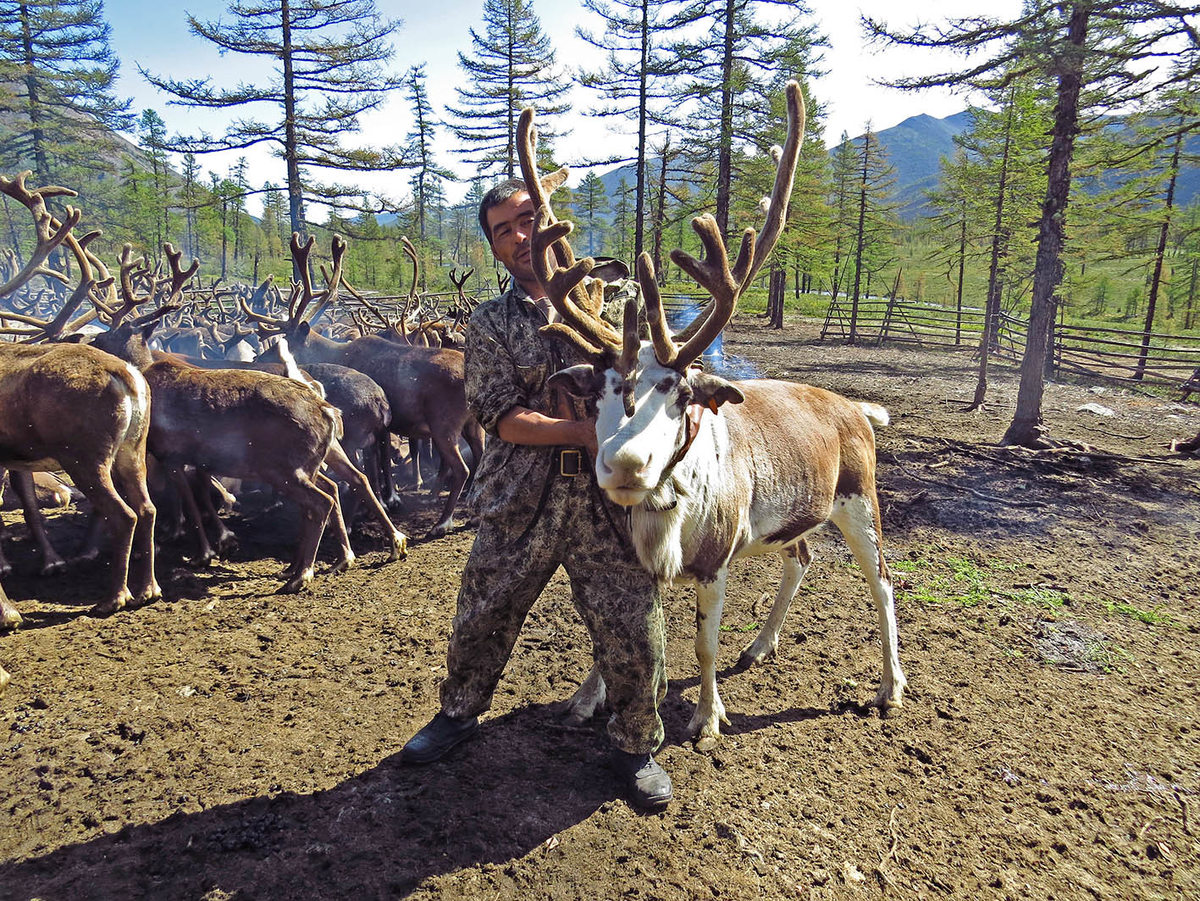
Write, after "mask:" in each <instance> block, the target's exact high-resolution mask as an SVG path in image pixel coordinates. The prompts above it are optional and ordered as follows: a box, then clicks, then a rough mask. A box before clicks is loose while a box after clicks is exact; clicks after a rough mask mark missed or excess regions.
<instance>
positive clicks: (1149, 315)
mask: <svg viewBox="0 0 1200 901" xmlns="http://www.w3.org/2000/svg"><path fill="white" fill-rule="evenodd" d="M1183 124H1184V123H1183V120H1182V119H1181V120H1180V122H1179V128H1180V132H1179V134H1177V135H1175V149H1174V150H1172V151H1171V170H1170V171H1171V177H1170V179H1169V180H1168V181H1167V197H1166V205H1165V206H1166V208H1165V210H1164V212H1163V223H1162V227H1161V228H1160V229H1159V231H1158V246H1157V247H1156V248H1155V249H1154V274H1153V275H1152V276H1151V278H1150V300H1149V302H1148V303H1147V305H1146V325H1145V327H1144V328H1143V329H1142V349H1141V350H1140V351H1139V352H1138V361H1137V367H1136V368H1135V369H1134V370H1133V377H1134V378H1135V379H1138V380H1139V381H1140V380H1141V378H1142V376H1143V375H1145V374H1146V358H1147V357H1149V356H1150V334H1151V332H1153V331H1154V312H1155V308H1156V307H1157V306H1158V286H1159V285H1160V284H1162V271H1163V258H1164V257H1165V256H1166V255H1167V235H1168V234H1169V233H1170V231H1171V210H1172V208H1174V206H1175V179H1176V177H1177V176H1178V174H1179V152H1180V148H1181V147H1182V145H1183Z"/></svg>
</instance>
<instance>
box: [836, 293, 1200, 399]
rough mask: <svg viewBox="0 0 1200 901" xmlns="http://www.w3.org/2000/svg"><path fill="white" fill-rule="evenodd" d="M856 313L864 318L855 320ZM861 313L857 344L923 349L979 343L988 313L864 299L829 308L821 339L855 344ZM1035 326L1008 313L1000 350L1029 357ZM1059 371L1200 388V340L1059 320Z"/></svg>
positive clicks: (1056, 349)
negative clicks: (1031, 331)
mask: <svg viewBox="0 0 1200 901" xmlns="http://www.w3.org/2000/svg"><path fill="white" fill-rule="evenodd" d="M855 313H856V315H855ZM852 315H853V316H854V337H855V340H857V341H860V342H862V343H864V344H875V345H881V344H886V343H891V344H912V345H919V346H922V347H947V348H954V347H966V348H973V347H978V346H979V341H980V336H981V335H982V332H983V321H984V311H983V310H982V309H980V308H978V307H963V308H962V309H961V310H959V309H954V308H950V307H941V306H938V305H936V304H928V303H918V302H916V301H910V300H904V299H902V298H881V297H870V298H862V299H860V300H859V302H858V308H857V311H854V310H853V309H852V307H851V303H850V301H848V300H846V299H845V298H838V299H837V300H835V301H833V302H832V303H830V305H829V311H828V313H827V314H826V317H825V323H824V325H823V326H822V328H821V340H825V339H826V338H829V339H832V340H839V339H841V340H849V339H850V331H851V328H850V326H851V317H852ZM1028 325H1029V324H1028V322H1027V321H1024V320H1021V319H1018V318H1017V317H1015V316H1012V315H1010V314H1007V313H1002V314H1001V317H1000V328H999V336H998V340H997V343H996V344H995V345H993V348H992V352H993V353H995V354H996V355H998V356H1001V357H1004V358H1006V359H1010V360H1015V361H1019V360H1020V359H1021V358H1022V357H1023V356H1024V354H1025V336H1026V332H1027V330H1028ZM1053 347H1054V353H1053V360H1052V369H1053V371H1054V372H1055V373H1060V372H1061V373H1077V374H1080V375H1085V376H1088V377H1091V378H1099V379H1106V380H1113V381H1120V382H1128V383H1138V384H1154V385H1168V386H1172V387H1177V388H1180V389H1182V390H1183V391H1184V392H1185V397H1186V396H1187V395H1188V394H1190V393H1191V392H1193V391H1200V337H1193V336H1190V335H1162V334H1151V335H1149V336H1148V340H1147V338H1146V337H1145V336H1143V333H1142V332H1141V331H1134V330H1131V329H1118V328H1096V327H1084V326H1073V325H1066V324H1063V323H1059V324H1058V325H1056V326H1055V328H1054V344H1053Z"/></svg>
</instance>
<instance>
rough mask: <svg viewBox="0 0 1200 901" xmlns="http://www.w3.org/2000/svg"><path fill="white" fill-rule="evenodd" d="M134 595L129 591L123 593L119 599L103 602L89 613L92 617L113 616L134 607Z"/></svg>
mask: <svg viewBox="0 0 1200 901" xmlns="http://www.w3.org/2000/svg"><path fill="white" fill-rule="evenodd" d="M132 604H133V595H131V594H130V593H129V592H128V591H123V592H121V594H120V595H118V596H117V597H115V598H113V599H111V600H108V601H101V602H100V603H99V604H97V605H96V606H95V607H93V608H92V609H91V610H89V611H88V613H89V614H91V615H92V616H112V615H113V614H114V613H116V612H117V611H118V610H124V609H125V608H126V607H127V606H132Z"/></svg>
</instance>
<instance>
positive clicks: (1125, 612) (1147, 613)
mask: <svg viewBox="0 0 1200 901" xmlns="http://www.w3.org/2000/svg"><path fill="white" fill-rule="evenodd" d="M1100 604H1101V606H1103V607H1104V609H1105V610H1107V611H1108V612H1109V613H1113V614H1118V613H1119V614H1121V615H1122V616H1130V617H1133V618H1134V619H1136V620H1138V621H1139V622H1143V623H1148V624H1150V625H1157V624H1160V623H1161V624H1162V625H1165V626H1173V625H1175V620H1173V619H1171V616H1170V614H1168V613H1165V612H1163V609H1162V607H1161V606H1158V607H1153V608H1152V609H1150V610H1143V609H1142V608H1141V607H1138V606H1135V605H1134V604H1131V603H1129V602H1128V601H1109V600H1103V599H1102V600H1101V601H1100Z"/></svg>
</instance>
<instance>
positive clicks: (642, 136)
mask: <svg viewBox="0 0 1200 901" xmlns="http://www.w3.org/2000/svg"><path fill="white" fill-rule="evenodd" d="M641 38H642V46H641V57H640V60H639V62H638V66H639V69H638V144H637V196H636V197H635V199H634V216H635V217H636V222H635V223H634V226H633V258H634V259H635V260H636V259H637V258H638V257H639V256H641V255H642V247H643V245H644V243H645V235H644V232H643V229H644V226H643V224H642V219H643V217H644V215H645V211H646V199H645V198H646V105H647V100H648V98H647V96H646V95H647V93H648V89H647V86H646V80H647V73H646V69H647V67H648V66H649V65H650V2H649V0H642V34H641ZM659 263H660V260H659V252H658V251H657V250H655V252H654V271H655V272H661V271H662V267H661V266H660V265H659Z"/></svg>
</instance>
